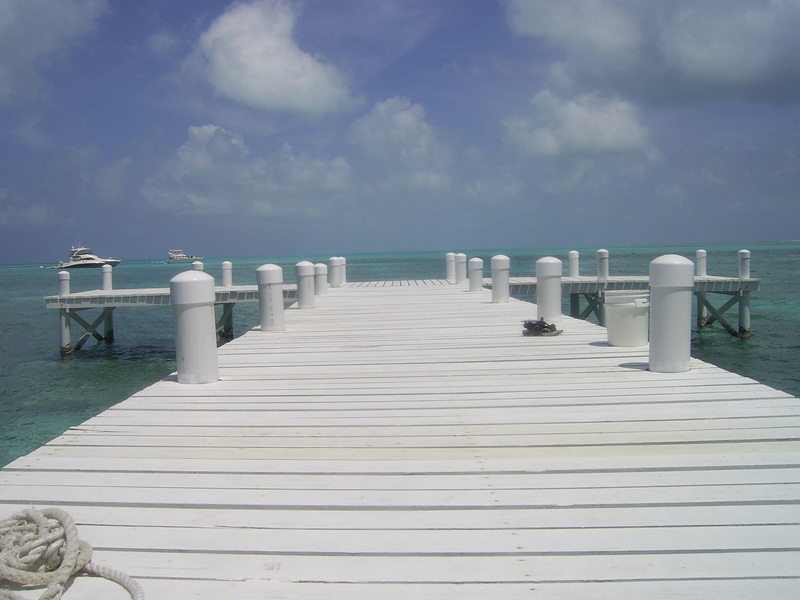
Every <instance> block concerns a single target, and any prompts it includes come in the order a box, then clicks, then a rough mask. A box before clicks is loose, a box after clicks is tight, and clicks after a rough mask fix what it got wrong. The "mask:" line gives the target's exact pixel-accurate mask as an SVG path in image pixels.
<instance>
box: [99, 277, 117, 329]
mask: <svg viewBox="0 0 800 600" xmlns="http://www.w3.org/2000/svg"><path fill="white" fill-rule="evenodd" d="M101 268H102V269H103V291H104V292H108V291H111V290H112V289H113V282H112V279H111V271H112V270H113V267H112V266H111V265H103V266H102V267H101ZM103 339H104V340H105V341H106V342H107V343H111V342H113V341H114V314H113V312H112V311H111V309H108V313H107V314H106V318H105V319H103Z"/></svg>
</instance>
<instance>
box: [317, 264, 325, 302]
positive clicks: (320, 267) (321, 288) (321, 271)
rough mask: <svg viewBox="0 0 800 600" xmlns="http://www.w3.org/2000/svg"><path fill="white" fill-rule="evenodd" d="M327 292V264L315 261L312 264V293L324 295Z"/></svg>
mask: <svg viewBox="0 0 800 600" xmlns="http://www.w3.org/2000/svg"><path fill="white" fill-rule="evenodd" d="M327 293H328V265H326V264H325V263H316V264H315V265H314V295H315V296H325V295H326V294H327Z"/></svg>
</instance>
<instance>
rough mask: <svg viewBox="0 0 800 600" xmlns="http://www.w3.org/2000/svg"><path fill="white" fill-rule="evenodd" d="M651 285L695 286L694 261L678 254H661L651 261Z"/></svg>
mask: <svg viewBox="0 0 800 600" xmlns="http://www.w3.org/2000/svg"><path fill="white" fill-rule="evenodd" d="M650 286H651V287H657V286H665V287H690V288H694V263H693V262H692V261H691V260H689V259H688V258H685V257H683V256H679V255H677V254H665V255H663V256H659V257H658V258H656V259H655V260H653V261H652V262H651V263H650Z"/></svg>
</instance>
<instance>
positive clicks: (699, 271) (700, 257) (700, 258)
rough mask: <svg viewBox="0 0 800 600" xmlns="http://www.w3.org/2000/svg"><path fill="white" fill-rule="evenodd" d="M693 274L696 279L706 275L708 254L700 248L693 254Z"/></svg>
mask: <svg viewBox="0 0 800 600" xmlns="http://www.w3.org/2000/svg"><path fill="white" fill-rule="evenodd" d="M694 256H695V263H694V274H695V275H697V276H698V277H706V276H707V275H708V266H707V265H708V252H706V251H705V250H703V249H702V248H701V249H700V250H698V251H697V252H695V253H694Z"/></svg>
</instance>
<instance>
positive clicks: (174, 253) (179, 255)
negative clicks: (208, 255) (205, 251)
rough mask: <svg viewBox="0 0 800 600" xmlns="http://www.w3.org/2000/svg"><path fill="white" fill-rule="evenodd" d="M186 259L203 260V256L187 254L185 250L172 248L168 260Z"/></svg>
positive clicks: (180, 260) (181, 260)
mask: <svg viewBox="0 0 800 600" xmlns="http://www.w3.org/2000/svg"><path fill="white" fill-rule="evenodd" d="M186 260H203V257H202V256H194V255H189V254H185V253H184V252H183V250H170V251H169V259H168V260H167V262H171V263H174V262H183V261H186Z"/></svg>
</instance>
